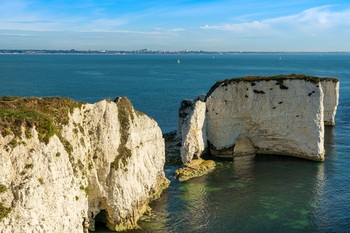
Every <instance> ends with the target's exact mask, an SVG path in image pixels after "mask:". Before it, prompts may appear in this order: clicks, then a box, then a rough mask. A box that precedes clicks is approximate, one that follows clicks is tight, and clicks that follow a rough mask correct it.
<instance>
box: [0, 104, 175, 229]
mask: <svg viewBox="0 0 350 233" xmlns="http://www.w3.org/2000/svg"><path fill="white" fill-rule="evenodd" d="M0 118H1V119H0V120H1V122H0V131H1V135H0V186H1V187H2V188H1V189H0V208H1V209H0V213H1V215H0V232H87V230H88V229H89V230H94V228H95V223H97V222H102V223H103V224H105V225H106V226H108V228H110V229H112V230H125V229H131V228H135V227H137V220H138V219H139V217H140V216H141V215H142V214H143V213H144V212H145V211H147V209H148V202H149V201H150V200H151V199H153V198H155V197H157V196H158V195H159V194H160V192H161V191H162V189H163V188H165V187H166V186H167V184H168V181H167V179H166V178H165V175H164V172H163V166H164V161H165V156H164V140H163V138H162V132H161V130H160V128H159V127H158V125H157V123H156V122H155V121H154V120H152V119H151V118H149V117H148V116H146V115H144V114H143V113H141V112H138V111H136V110H134V109H133V107H132V105H131V103H130V101H129V100H128V99H126V98H118V99H116V101H115V102H111V101H107V100H103V101H101V102H98V103H96V104H83V103H77V102H74V101H72V100H69V99H62V98H43V99H39V98H27V99H20V98H2V99H1V101H0Z"/></svg>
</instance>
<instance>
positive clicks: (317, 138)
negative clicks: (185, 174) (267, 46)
mask: <svg viewBox="0 0 350 233" xmlns="http://www.w3.org/2000/svg"><path fill="white" fill-rule="evenodd" d="M338 97H339V81H338V79H335V78H324V79H322V78H318V77H313V76H306V75H279V76H271V77H262V76H249V77H243V78H235V79H229V80H224V81H218V82H217V83H216V84H215V85H214V86H213V87H212V88H211V89H210V91H209V92H208V94H207V96H206V100H205V105H206V114H205V119H204V122H206V124H205V126H204V127H203V129H204V130H205V137H206V138H207V143H208V149H209V151H210V154H212V155H215V156H219V157H235V156H242V155H249V154H278V155H288V156H294V157H299V158H305V159H309V160H315V161H323V160H324V156H325V150H324V145H323V144H324V124H327V125H334V124H335V122H334V116H335V112H336V109H337V105H338ZM193 112H194V111H193ZM188 118H190V117H188ZM180 123H181V122H180ZM179 128H181V126H179ZM183 134H184V132H182V145H183V147H185V145H187V144H193V143H192V142H191V140H192V138H193V137H187V136H186V135H183ZM195 143H197V142H195ZM198 148H201V146H199V147H198ZM182 151H183V149H182ZM188 153H192V152H190V151H188ZM196 154H201V151H198V150H197V151H196ZM181 156H182V158H183V160H186V161H187V158H191V157H193V155H191V154H186V153H182V154H181Z"/></svg>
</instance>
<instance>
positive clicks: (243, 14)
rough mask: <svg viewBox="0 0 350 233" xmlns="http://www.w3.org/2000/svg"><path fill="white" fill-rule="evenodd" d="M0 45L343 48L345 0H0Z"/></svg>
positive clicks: (349, 16) (348, 41) (347, 46)
mask: <svg viewBox="0 0 350 233" xmlns="http://www.w3.org/2000/svg"><path fill="white" fill-rule="evenodd" d="M0 49H78V50H138V49H148V50H165V51H179V50H205V51H286V52H288V51H350V1H349V0H245V1H244V0H225V1H224V0H201V1H199V0H172V1H169V0H75V1H73V0H0Z"/></svg>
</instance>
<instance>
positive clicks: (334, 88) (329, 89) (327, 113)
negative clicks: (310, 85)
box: [321, 78, 339, 126]
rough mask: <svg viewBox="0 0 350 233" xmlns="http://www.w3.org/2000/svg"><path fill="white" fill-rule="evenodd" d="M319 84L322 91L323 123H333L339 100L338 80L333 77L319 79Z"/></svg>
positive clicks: (330, 124) (331, 124)
mask: <svg viewBox="0 0 350 233" xmlns="http://www.w3.org/2000/svg"><path fill="white" fill-rule="evenodd" d="M321 86H322V90H323V93H324V98H323V107H324V123H325V125H328V126H334V125H335V114H336V112H337V107H338V102H339V80H338V79H335V78H324V79H321Z"/></svg>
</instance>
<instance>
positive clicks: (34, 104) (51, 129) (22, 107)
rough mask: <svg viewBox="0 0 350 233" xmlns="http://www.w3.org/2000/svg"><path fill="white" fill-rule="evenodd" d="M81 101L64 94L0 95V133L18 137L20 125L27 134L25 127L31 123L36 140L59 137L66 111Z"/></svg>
mask: <svg viewBox="0 0 350 233" xmlns="http://www.w3.org/2000/svg"><path fill="white" fill-rule="evenodd" d="M82 104H83V103H81V102H76V101H73V100H71V99H68V98H57V97H52V98H20V97H7V96H5V97H1V98H0V133H1V134H2V136H7V135H9V134H11V133H13V134H14V135H15V136H17V137H20V136H21V134H22V130H21V128H22V127H24V129H25V135H26V137H27V138H30V137H31V135H30V133H29V131H28V129H30V128H33V127H34V126H35V128H36V130H37V132H38V135H39V139H40V141H43V142H45V143H48V142H49V139H50V138H51V137H52V136H53V135H54V134H56V135H57V136H59V137H60V138H61V135H60V133H59V130H60V129H61V127H62V125H66V124H67V123H68V120H69V114H68V113H69V112H70V113H72V112H73V110H74V108H80V107H81V105H82Z"/></svg>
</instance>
